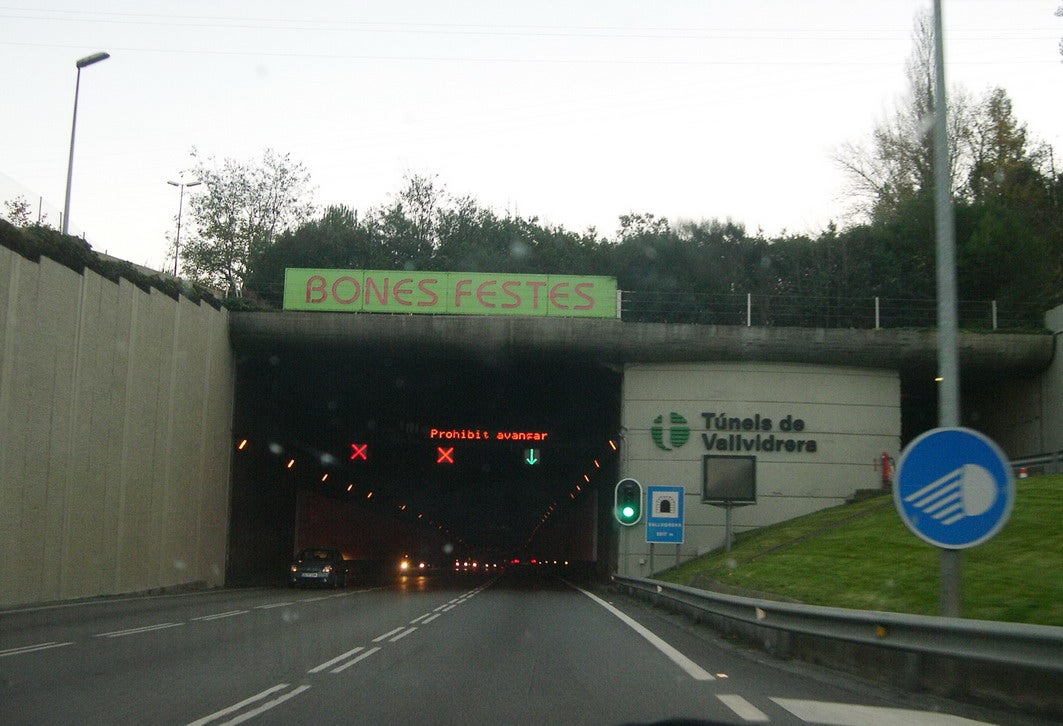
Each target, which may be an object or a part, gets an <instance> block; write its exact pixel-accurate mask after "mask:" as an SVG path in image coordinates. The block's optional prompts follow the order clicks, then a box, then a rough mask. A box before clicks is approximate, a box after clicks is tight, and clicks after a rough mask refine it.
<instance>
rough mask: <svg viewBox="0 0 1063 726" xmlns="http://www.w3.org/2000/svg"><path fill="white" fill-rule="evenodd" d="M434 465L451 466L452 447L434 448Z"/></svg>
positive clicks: (452, 458) (452, 460)
mask: <svg viewBox="0 0 1063 726" xmlns="http://www.w3.org/2000/svg"><path fill="white" fill-rule="evenodd" d="M436 463H437V464H453V463H454V447H453V446H451V447H446V446H437V447H436Z"/></svg>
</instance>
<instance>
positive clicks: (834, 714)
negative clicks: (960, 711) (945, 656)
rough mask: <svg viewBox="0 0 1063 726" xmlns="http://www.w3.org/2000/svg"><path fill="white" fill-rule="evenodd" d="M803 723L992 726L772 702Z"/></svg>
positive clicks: (939, 716) (928, 715)
mask: <svg viewBox="0 0 1063 726" xmlns="http://www.w3.org/2000/svg"><path fill="white" fill-rule="evenodd" d="M771 700H773V701H775V703H777V704H779V705H780V706H782V707H783V708H785V709H786V710H787V711H789V712H790V713H792V714H793V715H794V716H797V717H798V718H799V719H802V720H804V721H808V722H811V723H818V724H824V725H825V726H910V724H915V723H917V724H919V726H990V725H989V724H986V723H985V722H984V721H972V720H971V719H968V718H963V717H961V716H953V715H952V714H948V713H933V712H930V711H912V710H909V709H906V708H883V707H880V706H861V705H859V704H853V703H827V702H824V701H805V700H802V699H797V698H772V699H771Z"/></svg>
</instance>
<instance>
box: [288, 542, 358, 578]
mask: <svg viewBox="0 0 1063 726" xmlns="http://www.w3.org/2000/svg"><path fill="white" fill-rule="evenodd" d="M347 574H348V570H347V562H346V561H345V560H344V559H343V553H342V552H340V551H339V550H338V549H336V548H335V547H308V548H306V549H304V550H300V552H299V554H297V555H296V556H295V560H294V561H293V562H292V565H291V568H290V571H289V573H288V584H289V585H291V586H292V587H297V586H300V585H322V586H325V587H346V586H347Z"/></svg>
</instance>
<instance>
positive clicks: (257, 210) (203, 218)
mask: <svg viewBox="0 0 1063 726" xmlns="http://www.w3.org/2000/svg"><path fill="white" fill-rule="evenodd" d="M192 158H193V159H194V160H195V164H194V166H193V168H192V171H191V173H192V175H194V177H195V178H196V179H198V180H199V181H201V182H203V185H204V187H205V189H206V191H205V193H200V194H196V195H194V196H192V197H191V198H190V199H189V205H188V206H189V216H190V217H191V220H192V223H193V226H194V228H195V230H196V234H194V235H192V236H191V238H190V239H189V240H188V241H187V242H186V243H185V244H184V247H183V249H182V250H181V255H182V260H181V262H182V268H183V269H184V271H185V272H186V273H187V274H189V275H190V276H191V277H192V278H193V279H195V280H196V281H198V282H201V283H203V284H206V285H210V286H212V287H215V288H218V289H222V290H224V291H225V293H226V295H228V296H230V297H237V296H239V295H240V294H241V293H242V291H243V289H244V285H245V283H246V278H247V274H248V261H249V259H250V258H251V256H252V255H253V254H256V253H257V252H258V251H259V250H260V249H261V248H266V247H269V246H270V245H271V244H273V241H274V239H275V238H276V236H277V235H278V234H280V233H281V232H283V231H285V230H287V229H289V228H291V227H292V226H293V225H296V224H298V223H300V222H302V221H303V220H305V219H307V218H308V217H309V216H310V214H311V213H312V211H313V205H312V204H311V202H310V174H309V172H307V170H306V168H305V167H304V166H303V165H302V164H301V163H298V162H295V161H292V159H291V157H290V156H289V155H288V154H284V155H280V154H278V153H276V152H274V151H273V150H272V149H266V151H265V152H264V153H263V155H262V159H261V160H260V161H257V162H241V161H237V160H235V159H231V158H230V159H225V160H224V161H223V162H221V163H220V164H219V163H218V162H216V161H215V160H214V158H213V157H203V156H201V155H200V154H199V152H197V151H196V150H194V149H193V151H192Z"/></svg>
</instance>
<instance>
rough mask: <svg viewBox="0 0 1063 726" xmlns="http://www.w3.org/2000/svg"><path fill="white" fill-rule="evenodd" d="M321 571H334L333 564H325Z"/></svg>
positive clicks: (326, 572)
mask: <svg viewBox="0 0 1063 726" xmlns="http://www.w3.org/2000/svg"><path fill="white" fill-rule="evenodd" d="M321 571H322V572H324V573H325V574H328V573H330V572H332V565H325V566H324V567H322V568H321Z"/></svg>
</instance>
